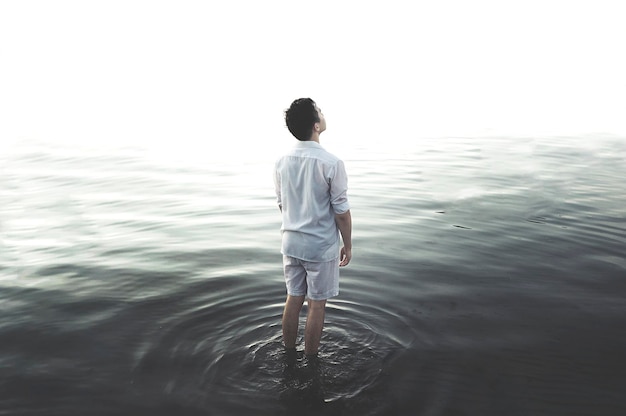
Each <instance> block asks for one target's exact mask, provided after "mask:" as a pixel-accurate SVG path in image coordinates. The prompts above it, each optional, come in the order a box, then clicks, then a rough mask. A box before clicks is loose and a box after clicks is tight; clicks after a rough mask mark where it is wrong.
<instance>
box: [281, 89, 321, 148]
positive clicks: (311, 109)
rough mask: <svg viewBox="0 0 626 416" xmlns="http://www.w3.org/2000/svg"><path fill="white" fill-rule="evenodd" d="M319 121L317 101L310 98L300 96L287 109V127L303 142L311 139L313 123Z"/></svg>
mask: <svg viewBox="0 0 626 416" xmlns="http://www.w3.org/2000/svg"><path fill="white" fill-rule="evenodd" d="M319 121H320V117H319V114H318V113H317V108H316V107H315V101H313V100H312V99H310V98H298V99H297V100H295V101H294V102H293V103H291V106H290V107H289V108H288V109H287V110H286V111H285V123H286V124H287V128H288V129H289V131H290V132H291V134H293V135H294V136H295V138H296V139H298V140H300V141H303V142H304V141H307V140H311V134H312V133H313V125H314V124H315V123H319Z"/></svg>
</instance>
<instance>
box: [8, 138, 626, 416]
mask: <svg viewBox="0 0 626 416" xmlns="http://www.w3.org/2000/svg"><path fill="white" fill-rule="evenodd" d="M381 148H382V144H381ZM381 148H376V149H374V148H371V147H369V148H368V147H362V148H357V149H344V150H343V151H342V152H341V153H339V155H340V156H341V157H342V158H343V159H344V160H345V161H346V166H347V169H348V173H349V175H350V200H351V204H352V206H353V208H352V214H353V221H354V252H353V255H354V257H353V262H352V263H351V265H350V266H349V267H348V268H345V269H342V276H341V294H340V296H339V297H338V298H335V299H333V300H332V301H330V302H329V304H328V310H327V318H326V328H325V333H324V337H323V339H322V346H321V351H320V367H319V368H311V367H309V366H308V365H307V363H306V361H305V360H302V359H299V360H297V361H296V363H295V366H289V365H287V361H286V360H285V357H284V354H283V351H282V347H281V343H280V316H281V313H282V306H283V301H284V295H285V290H284V284H283V280H282V274H281V256H280V253H279V252H278V249H279V247H280V235H279V232H278V229H279V226H280V223H279V221H280V218H279V214H278V210H277V208H276V206H275V202H274V196H273V185H272V183H271V169H272V161H273V156H272V157H271V158H270V157H265V156H263V157H259V158H258V159H256V160H253V159H251V160H249V161H248V162H246V163H245V164H243V163H235V162H229V161H228V160H227V159H220V158H212V159H211V158H209V157H208V156H207V157H206V159H205V158H203V156H202V155H200V156H198V155H195V157H193V158H192V157H191V155H189V158H188V159H185V158H184V157H182V158H178V159H174V160H169V159H168V158H156V157H152V156H153V155H151V154H150V153H149V152H145V151H142V150H141V149H133V148H127V149H119V150H116V151H109V152H96V151H94V152H89V151H86V150H82V151H81V150H76V149H72V148H69V147H55V146H46V145H42V144H38V145H33V144H32V143H30V144H29V143H22V144H16V145H13V146H10V147H8V148H7V149H5V151H4V153H3V154H2V156H0V162H1V164H0V168H1V169H2V171H1V172H0V173H1V175H2V176H1V177H2V182H1V188H0V220H1V222H0V226H1V230H0V231H1V237H2V240H1V245H0V249H1V253H0V254H1V257H0V288H1V290H0V308H1V311H2V314H1V315H0V316H1V319H0V414H2V415H9V414H11V415H22V414H23V415H74V414H75V415H84V414H89V415H114V414H133V415H142V414H146V415H170V414H181V415H240V414H241V415H243V414H255V415H287V414H291V413H292V412H294V411H297V412H298V413H299V414H326V415H496V414H502V415H503V414H506V415H561V414H562V415H622V414H624V413H625V412H626V399H624V397H623V392H624V391H626V390H625V389H626V362H625V360H624V359H623V358H624V351H626V333H625V332H624V330H623V329H624V328H625V327H626V302H625V301H624V296H625V294H626V256H625V255H624V247H625V245H626V208H625V207H626V181H624V178H625V177H626V163H625V162H626V140H623V139H619V138H610V137H578V138H572V137H567V138H565V137H563V138H526V139H519V138H518V139H513V138H447V139H436V140H435V139H432V140H422V141H419V142H417V143H415V144H411V145H408V144H407V145H404V146H402V148H383V149H381Z"/></svg>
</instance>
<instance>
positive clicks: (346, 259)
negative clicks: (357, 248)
mask: <svg viewBox="0 0 626 416" xmlns="http://www.w3.org/2000/svg"><path fill="white" fill-rule="evenodd" d="M351 259H352V249H351V248H349V249H346V248H345V247H341V253H340V254H339V267H344V266H347V265H348V263H350V260H351Z"/></svg>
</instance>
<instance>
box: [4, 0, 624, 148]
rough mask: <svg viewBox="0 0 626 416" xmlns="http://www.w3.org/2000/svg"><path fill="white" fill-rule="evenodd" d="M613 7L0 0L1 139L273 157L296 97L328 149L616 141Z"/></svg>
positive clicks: (617, 21) (619, 14) (618, 86)
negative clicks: (581, 137) (509, 140)
mask: <svg viewBox="0 0 626 416" xmlns="http://www.w3.org/2000/svg"><path fill="white" fill-rule="evenodd" d="M623 8H624V6H623V3H622V2H620V1H597V0H594V1H506V2H504V1H484V0H481V1H437V2H433V1H429V2H412V1H411V2H409V1H325V0H321V1H307V2H305V1H277V0H267V1H216V2H209V1H126V0H125V1H7V0H4V1H2V2H0V117H1V121H0V134H1V137H0V140H1V141H2V143H3V145H6V144H7V143H8V144H9V145H10V143H11V142H14V141H15V140H22V139H28V140H35V141H43V142H46V143H48V142H51V143H59V144H70V145H71V146H80V147H81V148H85V147H86V148H92V149H99V148H106V147H110V146H113V147H119V146H131V147H139V148H145V149H146V151H148V152H150V154H151V155H156V156H163V157H164V158H175V157H176V156H177V155H180V156H182V157H184V158H189V157H192V156H193V155H201V157H202V158H205V157H209V156H216V157H220V158H223V157H232V156H233V155H234V154H235V153H240V152H244V154H246V155H249V156H253V157H261V156H262V155H268V156H269V155H273V154H274V153H275V150H276V147H280V146H284V145H285V140H288V137H289V135H288V132H287V131H286V129H285V128H284V127H283V122H282V111H283V110H284V109H285V108H286V107H287V106H288V105H289V103H290V102H291V100H292V99H294V98H296V97H300V96H311V97H312V98H314V99H315V100H316V101H317V102H318V103H319V104H320V106H321V107H322V109H323V111H324V113H325V115H326V117H327V120H328V132H327V133H326V135H325V137H324V138H323V139H324V141H325V143H326V144H327V145H328V146H330V147H331V148H333V147H336V146H339V143H341V147H343V146H352V145H354V144H355V143H357V142H361V143H365V145H366V146H371V147H372V150H375V149H376V148H382V147H384V146H389V145H399V144H402V143H407V142H411V141H414V140H416V139H419V138H420V137H429V136H430V137H432V136H446V135H464V136H471V135H483V136H484V135H492V134H494V135H508V136H521V135H570V134H588V133H592V134H594V133H610V134H624V133H625V132H626V117H625V116H624V115H625V114H626V99H625V98H624V97H626V80H625V77H624V76H623V74H625V73H626V54H624V50H626V45H625V42H624V41H625V40H626V26H625V25H624V19H623V18H624V12H623ZM283 139H285V140H283ZM0 146H1V145H0Z"/></svg>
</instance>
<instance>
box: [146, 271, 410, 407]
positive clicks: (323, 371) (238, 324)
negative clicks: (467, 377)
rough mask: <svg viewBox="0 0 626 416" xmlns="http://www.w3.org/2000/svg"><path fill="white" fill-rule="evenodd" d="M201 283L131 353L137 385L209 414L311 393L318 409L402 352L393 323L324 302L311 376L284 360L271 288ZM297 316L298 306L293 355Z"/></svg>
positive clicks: (279, 304)
mask: <svg viewBox="0 0 626 416" xmlns="http://www.w3.org/2000/svg"><path fill="white" fill-rule="evenodd" d="M202 286H203V287H201V288H200V287H198V288H196V289H195V290H194V295H190V297H189V298H188V299H187V301H186V302H185V305H184V306H185V309H184V310H183V312H181V313H180V314H179V315H177V316H171V317H167V318H164V319H162V320H161V322H160V323H159V325H158V326H159V330H158V331H154V332H153V333H151V334H148V335H147V339H145V340H144V342H143V343H142V345H141V346H140V347H139V348H138V349H137V350H136V353H135V357H136V358H135V368H134V378H135V380H136V383H137V386H138V388H142V386H143V387H147V388H148V389H149V390H150V391H151V392H154V391H155V389H156V390H157V391H161V392H162V393H163V394H166V395H169V396H170V397H171V398H173V399H176V398H178V399H180V400H181V401H184V402H185V403H190V402H193V403H194V405H196V406H198V407H207V408H208V407H210V408H213V409H214V408H216V406H217V407H218V408H220V406H225V407H224V408H229V409H230V408H232V406H244V404H243V403H246V406H247V405H250V404H253V405H254V404H255V403H257V404H258V402H259V401H263V402H266V403H264V407H265V408H267V406H270V407H271V406H272V405H275V404H276V398H277V397H280V398H281V399H282V402H283V405H284V404H289V402H290V401H292V400H294V397H299V398H301V397H304V396H307V395H309V394H310V393H311V389H312V388H313V387H314V386H317V387H319V389H318V390H317V393H316V394H317V395H319V398H320V400H321V401H323V402H332V401H335V400H338V399H352V398H354V397H355V396H358V395H359V394H360V393H362V392H363V391H364V390H366V389H367V388H368V387H370V386H372V385H374V384H375V383H376V381H377V380H378V379H379V376H380V374H381V372H382V371H383V366H384V360H385V357H387V356H388V355H389V354H390V353H391V352H393V351H396V350H398V349H403V348H406V347H407V345H408V341H406V342H402V341H400V340H401V338H402V337H403V336H404V337H405V338H406V339H408V336H406V335H402V334H401V332H405V333H406V331H405V330H406V329H407V328H404V327H403V326H404V325H405V324H404V323H403V322H401V321H400V319H399V318H398V317H397V316H395V315H394V314H392V313H390V312H388V311H386V310H385V309H382V308H380V307H377V306H365V305H363V304H358V303H355V302H351V301H347V300H342V299H340V298H338V299H336V300H331V301H329V303H328V306H327V314H326V326H325V329H324V335H323V338H322V345H321V348H320V354H319V363H318V364H319V365H318V366H317V367H316V369H315V371H311V368H310V363H308V361H307V359H306V358H304V357H303V356H302V352H301V351H300V353H299V355H298V357H297V359H296V360H295V361H293V362H290V361H289V359H288V358H287V357H286V355H285V352H284V349H283V346H282V340H281V325H280V319H281V314H282V308H283V296H284V295H283V294H282V293H281V289H282V288H281V286H280V285H279V284H277V282H266V283H263V284H259V282H258V280H255V279H249V278H247V277H242V276H229V277H220V278H213V279H210V280H209V281H208V282H207V283H206V284H203V285H202ZM231 288H236V290H231ZM305 313H306V304H305V306H304V308H303V312H302V315H301V327H300V332H299V333H300V338H299V340H298V342H299V347H298V349H299V350H302V349H303V344H304V341H303V339H302V336H303V333H304V316H305ZM390 328H393V330H391V331H390V330H389V329H390ZM155 383H156V385H155ZM303 395H304V396H303ZM244 398H245V399H244Z"/></svg>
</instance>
